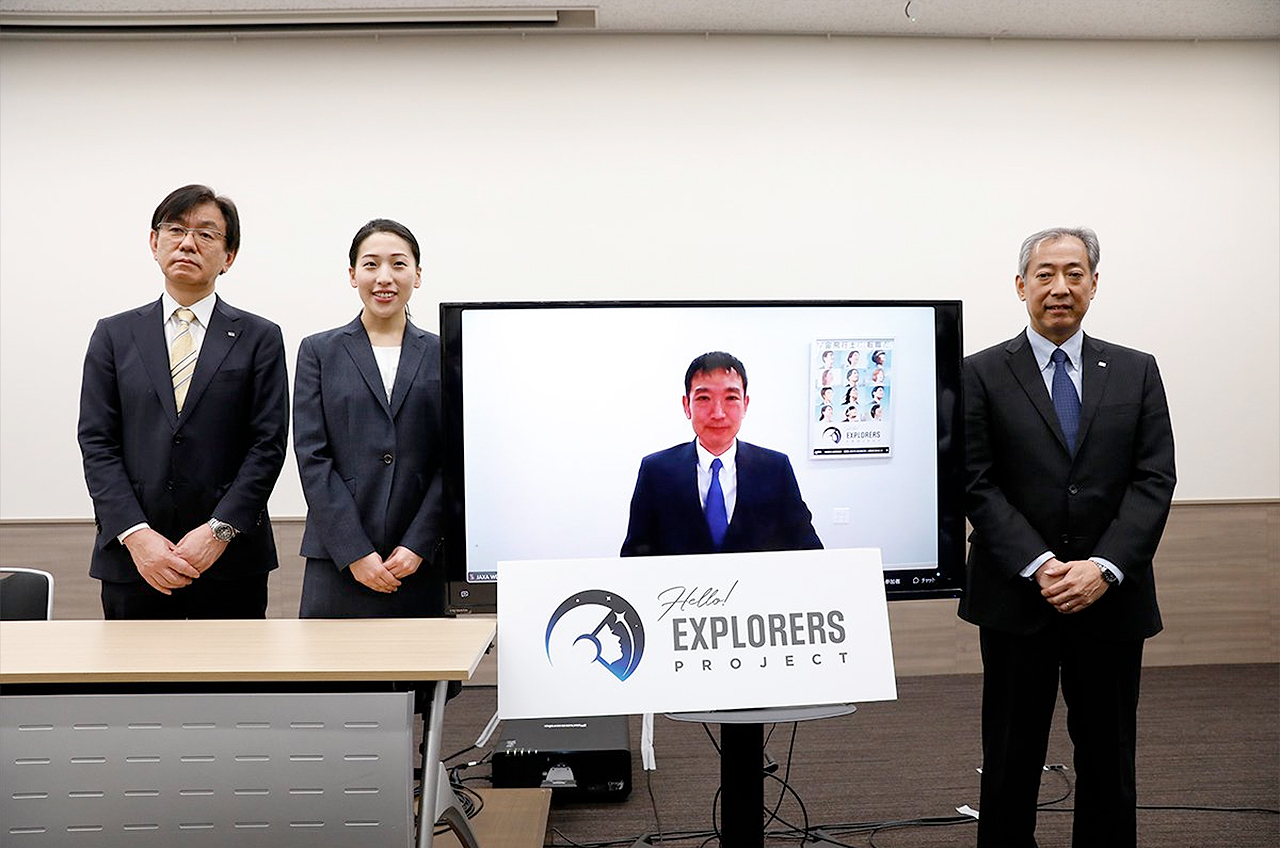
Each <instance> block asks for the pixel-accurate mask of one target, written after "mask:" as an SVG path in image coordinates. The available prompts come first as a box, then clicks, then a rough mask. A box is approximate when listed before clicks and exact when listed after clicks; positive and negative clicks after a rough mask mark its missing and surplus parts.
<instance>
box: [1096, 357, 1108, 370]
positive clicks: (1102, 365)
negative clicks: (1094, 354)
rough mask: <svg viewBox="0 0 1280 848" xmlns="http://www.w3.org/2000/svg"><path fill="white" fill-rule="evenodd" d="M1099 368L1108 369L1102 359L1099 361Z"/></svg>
mask: <svg viewBox="0 0 1280 848" xmlns="http://www.w3.org/2000/svg"><path fill="white" fill-rule="evenodd" d="M1098 367H1099V368H1106V367H1107V363H1105V362H1103V361H1102V360H1101V359H1099V360H1098Z"/></svg>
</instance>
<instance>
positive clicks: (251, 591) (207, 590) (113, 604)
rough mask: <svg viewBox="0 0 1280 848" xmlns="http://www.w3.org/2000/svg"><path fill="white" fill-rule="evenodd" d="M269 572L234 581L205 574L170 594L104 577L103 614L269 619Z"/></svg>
mask: <svg viewBox="0 0 1280 848" xmlns="http://www.w3.org/2000/svg"><path fill="white" fill-rule="evenodd" d="M269 574H270V572H267V571H264V572H262V573H261V574H246V575H244V576H242V577H236V578H233V579H231V580H218V579H216V578H214V577H210V576H209V575H207V574H205V575H202V576H201V577H199V578H197V579H196V580H193V581H191V583H190V584H189V585H187V586H184V587H183V588H181V589H174V590H173V593H172V594H170V595H166V594H164V593H163V592H157V591H156V590H155V589H153V588H151V586H150V585H149V584H148V583H147V582H146V581H145V580H131V581H129V582H128V583H112V582H110V581H108V580H103V581H102V614H103V617H105V618H107V619H113V618H126V619H144V618H145V619H156V618H167V619H173V618H266V617H267V576H268V575H269Z"/></svg>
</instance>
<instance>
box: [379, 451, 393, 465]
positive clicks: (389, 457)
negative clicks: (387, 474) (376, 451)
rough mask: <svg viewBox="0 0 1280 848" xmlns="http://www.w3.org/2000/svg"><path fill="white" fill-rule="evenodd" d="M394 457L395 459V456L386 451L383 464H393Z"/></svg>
mask: <svg viewBox="0 0 1280 848" xmlns="http://www.w3.org/2000/svg"><path fill="white" fill-rule="evenodd" d="M394 459H395V457H393V456H392V455H391V454H389V453H384V454H383V455H382V464H383V465H390V464H391V462H392V460H394Z"/></svg>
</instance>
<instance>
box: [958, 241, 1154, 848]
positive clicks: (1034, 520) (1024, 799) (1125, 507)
mask: <svg viewBox="0 0 1280 848" xmlns="http://www.w3.org/2000/svg"><path fill="white" fill-rule="evenodd" d="M1098 254H1099V248H1098V240H1097V236H1096V235H1095V234H1094V233H1093V231H1092V230H1087V229H1054V230H1045V231H1043V232H1039V233H1036V234H1034V235H1032V236H1030V237H1029V238H1028V239H1027V240H1026V241H1025V242H1024V243H1023V245H1022V253H1021V258H1020V268H1019V274H1018V275H1017V277H1016V281H1015V282H1016V287H1017V292H1018V296H1019V297H1020V298H1021V299H1022V300H1023V301H1025V302H1026V305H1027V313H1028V314H1029V316H1030V326H1029V327H1028V328H1027V330H1026V331H1025V332H1023V333H1019V334H1018V335H1017V336H1016V337H1014V338H1013V339H1011V340H1010V341H1007V342H1004V343H1003V344H999V345H996V346H995V347H991V348H988V349H987V350H984V351H981V352H980V353H976V354H974V355H973V356H970V357H968V358H967V359H966V360H965V368H964V389H965V426H966V438H967V451H966V478H967V512H968V515H969V520H970V523H971V524H972V525H973V533H972V535H971V536H970V550H969V562H968V590H967V592H966V593H965V595H964V598H963V599H962V601H961V602H960V610H959V612H960V616H961V618H963V619H965V620H966V621H970V622H972V623H974V624H977V625H978V626H979V627H980V628H981V631H980V640H981V647H982V662H983V672H984V678H983V695H982V749H983V758H982V760H983V769H982V788H981V804H980V810H979V814H980V818H979V821H978V845H979V846H983V848H996V846H999V848H1024V847H1025V846H1034V845H1035V844H1036V841H1035V824H1036V802H1037V794H1038V791H1039V786H1040V776H1041V774H1042V769H1043V765H1044V761H1045V755H1046V753H1047V748H1048V738H1049V727H1050V723H1051V721H1052V717H1053V710H1054V704H1055V702H1056V700H1057V693H1058V687H1059V681H1061V688H1062V695H1063V699H1064V700H1065V701H1066V704H1067V729H1068V732H1069V733H1070V736H1071V740H1072V743H1073V745H1074V748H1075V755H1074V761H1073V762H1074V768H1075V772H1076V782H1075V790H1076V801H1075V820H1074V827H1073V837H1072V844H1073V845H1074V846H1076V848H1107V846H1133V845H1135V844H1136V841H1137V817H1136V803H1137V801H1136V797H1137V796H1136V790H1135V776H1134V774H1135V765H1134V759H1135V757H1134V754H1135V736H1136V730H1137V707H1138V682H1139V676H1140V671H1141V666H1142V646H1143V640H1144V639H1146V638H1147V637H1149V636H1154V635H1155V634H1156V633H1158V632H1159V631H1160V628H1161V622H1160V612H1159V609H1158V608H1157V606H1156V593H1155V577H1154V573H1153V570H1152V559H1153V557H1154V556H1155V552H1156V546H1157V545H1158V543H1159V541H1160V536H1161V533H1162V532H1163V530H1164V525H1165V519H1166V518H1167V516H1168V514H1169V504H1170V500H1171V499H1172V497H1173V487H1174V458H1173V432H1172V428H1171V426H1170V422H1169V410H1168V406H1167V404H1166V401H1165V393H1164V386H1163V385H1162V383H1161V381H1160V372H1159V370H1158V369H1157V368H1156V362H1155V359H1154V358H1153V357H1152V356H1151V355H1149V354H1146V353H1142V352H1140V351H1136V350H1132V349H1130V348H1126V347H1121V346H1119V345H1116V344H1112V343H1110V342H1104V341H1101V340H1099V339H1095V338H1092V337H1090V336H1086V335H1085V334H1084V332H1083V331H1082V330H1081V329H1080V325H1081V321H1082V319H1083V318H1084V315H1085V312H1086V311H1087V310H1088V308H1089V304H1090V302H1091V301H1092V300H1093V297H1094V294H1095V292H1096V291H1097V283H1098Z"/></svg>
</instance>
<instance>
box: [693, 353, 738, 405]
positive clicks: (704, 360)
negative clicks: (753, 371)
mask: <svg viewBox="0 0 1280 848" xmlns="http://www.w3.org/2000/svg"><path fill="white" fill-rule="evenodd" d="M717 371H733V372H734V373H735V374H737V375H738V376H739V377H741V378H742V393H743V394H746V393H747V369H746V368H745V367H744V366H743V364H742V362H741V361H740V360H739V359H738V357H736V356H734V355H733V354H731V353H725V352H724V351H723V350H713V351H711V352H709V353H704V354H702V356H699V357H696V358H695V359H694V360H693V361H692V362H690V363H689V368H688V370H686V371H685V372H684V394H685V397H688V396H689V390H690V389H691V388H693V375H695V374H714V373H715V372H717Z"/></svg>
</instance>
